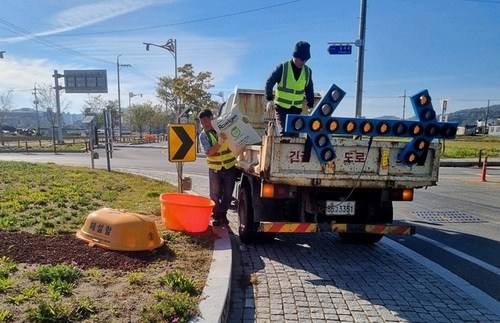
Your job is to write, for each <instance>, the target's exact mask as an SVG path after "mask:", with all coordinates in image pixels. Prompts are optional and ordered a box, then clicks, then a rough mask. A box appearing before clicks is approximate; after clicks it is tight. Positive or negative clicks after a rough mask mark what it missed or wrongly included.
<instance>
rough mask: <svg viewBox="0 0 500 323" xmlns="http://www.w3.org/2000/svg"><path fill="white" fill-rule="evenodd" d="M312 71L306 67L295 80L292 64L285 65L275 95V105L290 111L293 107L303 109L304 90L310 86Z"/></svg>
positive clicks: (286, 63)
mask: <svg viewBox="0 0 500 323" xmlns="http://www.w3.org/2000/svg"><path fill="white" fill-rule="evenodd" d="M310 71H311V70H310V69H309V67H307V66H306V65H304V67H303V68H302V70H301V71H300V76H299V79H298V80H295V77H294V75H293V69H292V62H291V61H287V62H285V63H283V75H282V76H281V81H280V82H279V83H278V87H277V89H276V93H275V94H274V103H276V105H279V106H280V107H282V108H285V109H290V108H291V107H292V106H293V107H297V108H302V101H304V93H305V91H304V89H305V88H306V86H307V84H309V79H310V75H311V72H310Z"/></svg>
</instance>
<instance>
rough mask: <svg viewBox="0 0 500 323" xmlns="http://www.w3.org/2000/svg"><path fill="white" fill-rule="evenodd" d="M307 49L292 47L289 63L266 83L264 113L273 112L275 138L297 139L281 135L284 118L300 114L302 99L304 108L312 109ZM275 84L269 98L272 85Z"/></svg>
mask: <svg viewBox="0 0 500 323" xmlns="http://www.w3.org/2000/svg"><path fill="white" fill-rule="evenodd" d="M310 48H311V45H309V43H308V42H305V41H299V42H298V43H297V44H295V49H294V51H293V54H292V59H291V60H289V61H286V62H283V63H281V64H279V65H278V66H276V68H275V69H274V71H273V72H272V73H271V75H270V76H269V78H268V79H267V81H266V100H267V105H266V112H267V113H270V112H272V111H273V110H274V114H275V118H276V126H277V128H278V133H279V135H281V136H282V135H287V136H298V134H290V133H285V131H284V128H285V120H286V115H287V114H300V113H301V112H302V101H303V100H304V96H305V97H306V100H307V106H308V107H309V108H310V109H312V107H313V106H314V85H313V81H312V71H311V68H309V66H307V65H306V62H307V61H308V60H309V59H310V58H311V53H310ZM275 84H278V86H277V88H276V93H275V94H274V95H273V88H274V85H275Z"/></svg>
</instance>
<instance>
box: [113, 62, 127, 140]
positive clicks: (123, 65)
mask: <svg viewBox="0 0 500 323" xmlns="http://www.w3.org/2000/svg"><path fill="white" fill-rule="evenodd" d="M120 56H122V55H118V56H117V57H116V74H117V76H118V128H119V130H118V131H119V134H120V141H121V140H122V105H121V98H120V67H131V65H130V64H120Z"/></svg>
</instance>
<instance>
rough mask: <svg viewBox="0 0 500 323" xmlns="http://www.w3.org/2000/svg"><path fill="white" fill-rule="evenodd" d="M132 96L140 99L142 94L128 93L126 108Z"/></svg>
mask: <svg viewBox="0 0 500 323" xmlns="http://www.w3.org/2000/svg"><path fill="white" fill-rule="evenodd" d="M134 96H141V98H142V93H141V94H134V93H132V92H128V107H129V108H130V100H131V99H132V98H133V97H134Z"/></svg>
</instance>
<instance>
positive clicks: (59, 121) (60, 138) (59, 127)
mask: <svg viewBox="0 0 500 323" xmlns="http://www.w3.org/2000/svg"><path fill="white" fill-rule="evenodd" d="M52 76H53V77H54V84H55V86H54V89H55V90H56V108H57V137H58V139H57V140H58V143H59V144H64V140H63V135H62V127H63V120H62V115H61V98H60V96H59V91H60V90H61V89H62V87H61V86H59V78H60V77H63V75H61V74H59V73H57V70H54V75H52Z"/></svg>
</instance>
